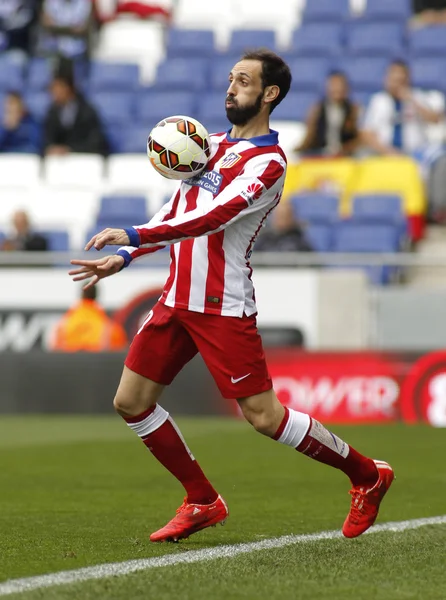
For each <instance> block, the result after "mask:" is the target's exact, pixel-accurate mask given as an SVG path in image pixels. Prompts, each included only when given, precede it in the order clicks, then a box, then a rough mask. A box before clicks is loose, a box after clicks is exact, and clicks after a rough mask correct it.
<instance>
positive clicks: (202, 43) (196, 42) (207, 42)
mask: <svg viewBox="0 0 446 600" xmlns="http://www.w3.org/2000/svg"><path fill="white" fill-rule="evenodd" d="M214 52H215V34H214V32H213V31H212V30H210V29H176V28H171V29H169V30H168V32H167V41H166V55H167V58H184V57H189V58H201V57H203V56H208V57H211V56H212V55H213V54H214Z"/></svg>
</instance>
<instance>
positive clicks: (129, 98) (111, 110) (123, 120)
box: [88, 87, 136, 127]
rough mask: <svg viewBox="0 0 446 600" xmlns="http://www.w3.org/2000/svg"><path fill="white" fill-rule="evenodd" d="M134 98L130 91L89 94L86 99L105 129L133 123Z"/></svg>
mask: <svg viewBox="0 0 446 600" xmlns="http://www.w3.org/2000/svg"><path fill="white" fill-rule="evenodd" d="M123 89H125V87H124V88H123ZM135 96H136V94H135V93H134V92H131V91H122V92H117V91H101V92H93V93H91V94H89V98H88V99H89V100H90V102H91V103H92V105H93V106H94V107H95V108H96V110H97V112H98V115H99V117H100V119H101V121H102V122H103V123H104V125H105V126H106V127H107V126H108V125H109V124H121V125H128V124H130V123H131V122H132V121H133V119H134V117H133V115H134V112H135Z"/></svg>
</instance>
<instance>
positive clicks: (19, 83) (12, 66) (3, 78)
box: [0, 55, 25, 92]
mask: <svg viewBox="0 0 446 600" xmlns="http://www.w3.org/2000/svg"><path fill="white" fill-rule="evenodd" d="M24 87H25V78H24V73H23V66H22V65H21V64H20V63H16V62H14V61H13V60H11V59H10V58H9V57H8V56H6V55H4V56H0V92H22V91H23V88H24Z"/></svg>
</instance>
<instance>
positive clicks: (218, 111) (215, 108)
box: [199, 92, 229, 129]
mask: <svg viewBox="0 0 446 600" xmlns="http://www.w3.org/2000/svg"><path fill="white" fill-rule="evenodd" d="M199 111H200V112H199V121H201V122H202V123H203V125H206V123H209V122H212V121H213V122H217V121H218V122H221V123H228V120H227V119H226V111H225V95H224V94H222V93H221V92H211V93H209V94H206V95H204V96H203V97H202V98H200V103H199ZM228 127H229V123H228ZM226 129H227V127H226Z"/></svg>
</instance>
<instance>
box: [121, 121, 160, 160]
mask: <svg viewBox="0 0 446 600" xmlns="http://www.w3.org/2000/svg"><path fill="white" fill-rule="evenodd" d="M153 125H155V122H153V123H152V124H148V125H144V124H143V123H136V124H134V125H131V126H129V127H126V128H125V130H124V131H122V128H121V134H120V136H119V138H118V139H117V132H115V133H113V131H112V133H111V135H112V136H113V135H116V137H113V139H112V143H114V144H115V147H117V151H118V152H120V153H123V154H139V153H146V152H147V138H148V136H149V133H150V129H151V128H152V127H153Z"/></svg>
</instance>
